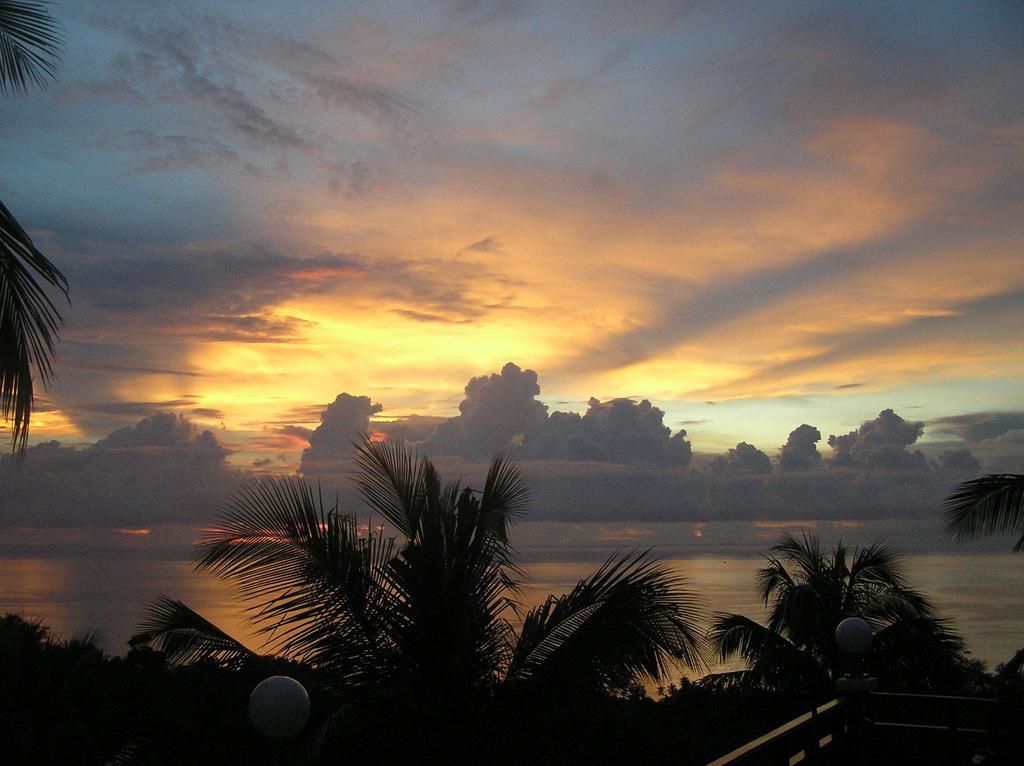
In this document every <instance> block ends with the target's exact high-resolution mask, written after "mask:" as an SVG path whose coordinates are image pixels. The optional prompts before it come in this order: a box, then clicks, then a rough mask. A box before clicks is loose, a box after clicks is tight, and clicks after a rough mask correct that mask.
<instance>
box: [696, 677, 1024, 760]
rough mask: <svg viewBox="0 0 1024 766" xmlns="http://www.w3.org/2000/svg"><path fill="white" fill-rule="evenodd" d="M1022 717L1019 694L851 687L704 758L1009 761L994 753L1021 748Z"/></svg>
mask: <svg viewBox="0 0 1024 766" xmlns="http://www.w3.org/2000/svg"><path fill="white" fill-rule="evenodd" d="M1022 721H1024V700H1022V699H999V700H997V699H990V698H978V697H949V696H939V695H932V694H891V693H884V692H870V693H860V694H852V695H850V696H847V697H841V698H836V699H834V700H831V701H830V702H826V703H825V704H824V705H821V706H820V707H817V708H815V709H813V710H811V711H809V712H807V713H804V714H803V715H801V716H799V717H798V718H794V719H793V720H792V721H790V722H789V723H786V724H783V725H782V726H780V727H779V728H777V729H775V730H773V731H770V732H768V733H767V734H765V735H764V736H762V737H758V738H757V739H755V740H752V741H750V742H748V743H747V744H745V745H743V746H742V747H739V748H737V749H735V750H733V751H732V752H731V753H729V754H727V755H724V756H722V757H721V758H718V759H717V760H715V761H712V762H711V763H710V764H709V765H708V766H794V765H795V764H798V763H804V764H814V763H848V764H863V763H871V764H889V763H900V764H903V763H928V764H950V765H958V764H971V763H974V764H978V763H985V762H986V761H989V760H991V762H998V763H1004V762H1005V763H1016V762H1019V761H1005V760H999V759H1000V758H1003V759H1005V757H1006V756H1007V754H1010V753H1017V754H1018V755H1017V757H1019V754H1020V753H1024V735H1022V732H1021V731H1020V730H1021V728H1022V724H1021V722H1022ZM1011 757H1013V756H1011Z"/></svg>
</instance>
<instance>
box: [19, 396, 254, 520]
mask: <svg viewBox="0 0 1024 766" xmlns="http://www.w3.org/2000/svg"><path fill="white" fill-rule="evenodd" d="M227 454H228V451H227V450H226V449H225V448H224V446H223V445H221V444H220V442H219V441H218V440H217V437H216V436H214V435H213V434H212V433H211V432H210V431H200V430H199V429H198V428H196V426H195V425H194V424H193V423H191V422H190V421H189V420H188V419H187V418H185V417H183V416H180V415H172V414H170V413H157V414H156V415H153V416H152V417H148V418H144V419H142V420H140V421H139V422H138V423H136V424H135V425H134V426H129V427H125V428H121V429H118V430H116V431H114V432H113V433H111V434H109V435H108V436H107V437H105V438H103V439H100V440H99V441H97V442H96V443H94V444H92V445H91V446H89V447H87V448H85V449H79V448H75V447H68V446H64V445H62V444H60V443H59V442H57V441H50V442H44V443H42V444H37V445H35V446H33V447H30V448H29V449H28V450H27V451H26V453H25V457H24V460H23V461H21V462H19V461H18V460H17V458H15V457H13V456H11V455H5V456H4V457H3V458H2V459H0V481H2V482H3V486H4V492H3V493H2V496H0V527H20V526H32V527H146V526H149V525H151V524H175V523H178V524H182V523H183V524H191V523H199V522H206V521H209V520H210V518H211V517H212V515H213V514H214V512H215V509H216V508H217V507H218V506H219V504H220V503H221V502H223V500H224V499H225V498H226V497H227V496H228V494H229V493H230V492H231V491H232V490H233V489H234V488H236V487H237V486H238V485H239V483H240V482H241V481H243V480H244V478H245V475H244V474H243V473H242V472H240V471H238V470H236V469H233V468H230V467H229V466H228V465H227V464H226V462H225V458H226V457H227Z"/></svg>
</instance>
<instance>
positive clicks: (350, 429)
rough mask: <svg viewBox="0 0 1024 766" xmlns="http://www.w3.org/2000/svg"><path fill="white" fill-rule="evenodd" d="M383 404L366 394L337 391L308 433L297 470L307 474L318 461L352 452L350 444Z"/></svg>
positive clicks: (328, 459) (336, 458)
mask: <svg viewBox="0 0 1024 766" xmlns="http://www.w3.org/2000/svg"><path fill="white" fill-rule="evenodd" d="M382 409H383V405H381V404H379V403H375V402H373V401H371V400H370V397H368V396H352V395H351V394H338V396H337V398H336V399H335V400H334V401H333V402H331V403H330V404H329V405H327V409H325V410H324V411H323V413H321V415H320V425H318V426H317V427H316V428H315V429H314V430H313V431H312V433H310V434H309V437H308V438H309V447H307V448H306V449H304V450H303V451H302V463H301V466H300V468H299V471H300V472H301V473H303V474H310V473H313V472H315V471H316V466H317V465H318V464H320V463H325V462H330V461H337V460H344V459H345V458H347V457H348V456H349V455H351V454H352V444H353V443H354V442H358V441H359V439H360V435H361V434H364V433H369V432H370V430H371V429H370V418H371V417H372V416H373V415H376V414H377V413H378V412H380V411H381V410H382Z"/></svg>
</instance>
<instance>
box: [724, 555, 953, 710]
mask: <svg viewBox="0 0 1024 766" xmlns="http://www.w3.org/2000/svg"><path fill="white" fill-rule="evenodd" d="M771 551H772V553H771V554H769V555H768V556H767V560H768V563H767V566H765V567H764V568H762V569H761V570H760V571H759V572H758V574H757V584H758V588H759V590H760V592H761V597H762V599H763V600H764V603H765V606H767V607H768V610H769V613H768V624H767V625H761V624H760V623H758V622H756V621H755V620H752V619H751V618H749V617H745V616H743V615H739V614H720V615H718V617H717V619H716V620H715V622H714V624H713V626H712V628H711V631H710V633H709V636H710V639H711V642H712V645H713V646H714V647H715V648H716V649H717V651H718V654H719V657H720V659H721V660H722V661H726V660H729V659H731V658H732V657H734V656H737V655H738V656H739V657H741V658H742V659H743V660H745V661H746V663H747V669H746V670H744V671H740V672H739V673H737V674H730V675H723V676H722V677H720V678H717V679H712V681H711V682H712V683H714V682H718V683H720V684H723V683H729V682H733V683H739V684H740V685H746V686H755V687H761V688H772V689H790V690H796V689H803V690H812V689H816V690H819V691H822V692H826V691H828V690H829V689H831V687H832V683H833V681H834V680H835V678H836V677H838V676H839V675H840V674H841V673H842V672H844V671H845V670H846V669H847V665H846V659H845V658H844V657H843V656H842V655H841V653H840V652H839V649H838V647H837V646H836V642H835V630H836V627H837V626H838V625H839V623H840V622H842V620H844V619H846V618H847V617H861V618H863V619H864V620H866V621H867V622H868V623H869V624H870V625H871V626H872V628H873V629H874V631H875V640H874V644H873V647H872V650H871V653H870V654H869V655H868V657H867V658H865V668H867V669H870V670H872V671H873V672H875V673H877V674H879V675H881V676H882V677H883V680H885V681H887V682H888V683H889V684H890V685H897V686H901V687H903V688H907V687H916V688H937V687H943V686H948V685H950V684H951V683H954V681H953V680H952V679H953V677H954V676H957V674H958V673H959V672H960V671H961V670H963V669H964V668H965V663H966V659H965V658H964V656H963V642H962V641H961V639H960V638H959V637H958V636H956V635H955V634H954V633H953V632H952V630H951V629H950V628H949V626H948V625H947V624H946V623H945V622H944V621H943V620H941V619H939V618H938V617H937V615H936V612H935V609H934V607H933V606H932V604H931V603H930V602H929V600H928V599H927V598H926V597H925V596H923V595H922V594H921V593H919V592H918V591H916V590H914V589H912V588H910V587H909V586H908V585H907V582H906V580H905V578H904V577H903V574H902V567H901V565H900V562H899V558H898V557H897V556H896V555H895V554H894V553H893V552H892V551H890V550H889V548H888V547H887V546H885V545H882V544H880V543H875V544H874V545H871V546H868V547H867V548H861V549H854V550H853V551H852V552H851V551H847V549H846V548H845V547H844V546H843V545H842V543H840V544H838V545H837V546H836V547H835V548H834V549H833V550H832V551H831V552H826V551H824V550H822V548H821V545H820V543H819V542H818V539H817V538H816V537H815V536H813V535H804V536H803V537H802V538H801V539H799V540H798V539H796V538H794V537H791V536H789V535H786V536H784V537H783V538H782V540H781V541H780V542H779V543H778V544H777V545H775V546H773V547H772V549H771Z"/></svg>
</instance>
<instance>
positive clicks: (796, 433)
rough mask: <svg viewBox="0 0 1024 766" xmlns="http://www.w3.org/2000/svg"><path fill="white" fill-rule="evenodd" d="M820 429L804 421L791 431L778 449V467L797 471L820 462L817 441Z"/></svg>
mask: <svg viewBox="0 0 1024 766" xmlns="http://www.w3.org/2000/svg"><path fill="white" fill-rule="evenodd" d="M819 441H821V431H819V430H818V429H817V428H815V427H814V426H810V425H807V424H806V423H804V424H803V425H801V426H798V427H797V428H796V429H794V430H793V431H790V433H789V438H788V439H787V440H786V443H785V444H783V445H782V448H781V449H780V451H779V468H780V469H781V470H783V471H799V470H806V469H808V468H817V467H818V466H819V465H820V464H821V453H820V452H818V448H817V446H816V445H817V443H818V442H819Z"/></svg>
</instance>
